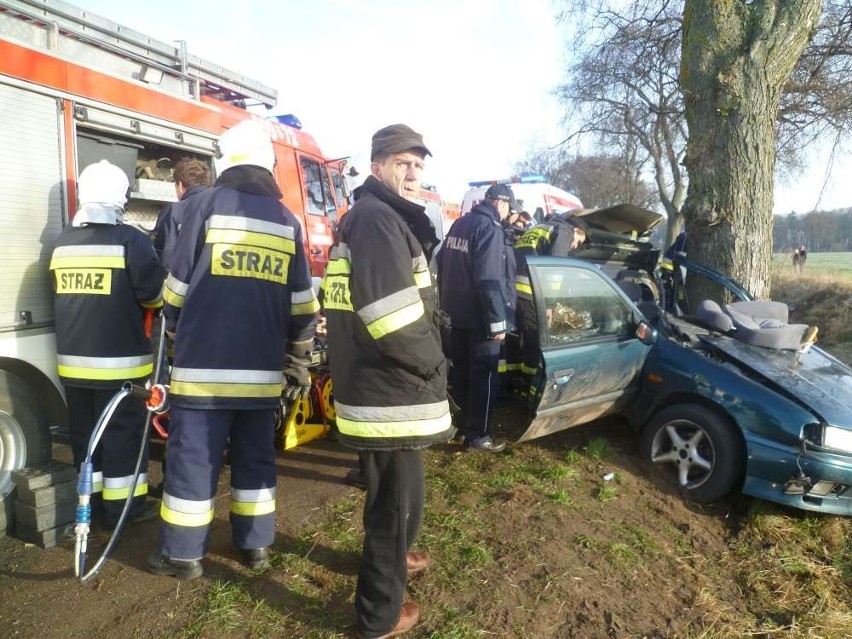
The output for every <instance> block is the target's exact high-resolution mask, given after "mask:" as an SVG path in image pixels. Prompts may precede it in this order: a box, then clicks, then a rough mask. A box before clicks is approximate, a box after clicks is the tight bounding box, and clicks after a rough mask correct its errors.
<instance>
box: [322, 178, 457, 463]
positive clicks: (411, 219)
mask: <svg viewBox="0 0 852 639" xmlns="http://www.w3.org/2000/svg"><path fill="white" fill-rule="evenodd" d="M436 244H437V238H436V237H435V230H434V229H433V228H432V226H431V224H430V222H429V219H428V217H427V216H426V214H425V212H424V208H423V207H422V206H420V205H418V204H416V203H414V202H409V201H408V200H405V199H404V198H402V197H400V196H398V195H396V194H395V193H392V192H391V191H390V190H389V189H388V188H387V187H385V186H384V185H383V184H382V183H381V182H379V181H378V180H376V179H375V178H374V177H372V176H371V177H368V178H367V180H366V181H365V182H364V184H363V188H362V192H361V194H360V196H359V198H358V200H357V202H356V203H355V205H354V206H353V207H352V209H351V210H350V211H349V212H348V213H347V214H346V215H345V216H344V217H343V219H342V220H341V223H340V228H339V230H338V236H337V241H336V242H335V245H334V246H333V247H332V249H331V253H330V259H329V263H328V268H327V271H326V276H325V278H324V280H323V284H322V303H323V309H324V312H325V315H326V321H327V328H328V356H329V364H330V366H331V375H332V379H333V380H334V405H335V410H336V414H337V426H338V428H339V430H340V440H341V442H342V443H344V444H346V445H349V446H351V447H353V448H359V449H388V450H390V449H405V448H419V447H423V446H427V445H429V444H431V443H433V442H437V441H446V440H447V439H448V438H449V437H451V436H452V426H451V425H450V414H449V405H448V403H447V392H446V377H445V376H446V365H445V362H444V356H443V354H442V352H441V341H440V333H439V327H438V319H437V299H436V293H435V286H434V282H433V280H432V275H431V273H430V272H429V265H428V259H429V257H430V256H431V253H432V250H433V249H434V247H435V245H436Z"/></svg>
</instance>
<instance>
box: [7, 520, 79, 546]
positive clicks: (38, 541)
mask: <svg viewBox="0 0 852 639" xmlns="http://www.w3.org/2000/svg"><path fill="white" fill-rule="evenodd" d="M66 529H68V524H62V525H61V526H56V527H54V528H48V529H47V530H33V529H32V528H30V527H29V526H24V525H22V524H20V523H19V524H18V525H17V526H16V529H15V536H16V537H17V538H18V539H20V540H22V541H26V542H28V543H31V544H35V545H36V546H41V547H42V548H53V547H54V546H55V545H56V544H58V543H59V542H60V541H61V540H62V535H63V533H64V532H65V530H66Z"/></svg>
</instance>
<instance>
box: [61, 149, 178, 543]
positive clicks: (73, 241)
mask: <svg viewBox="0 0 852 639" xmlns="http://www.w3.org/2000/svg"><path fill="white" fill-rule="evenodd" d="M77 188H78V192H79V196H80V208H79V210H78V211H77V214H76V215H75V216H74V219H73V220H72V221H71V224H70V225H68V226H66V227H65V229H63V231H62V233H61V234H60V235H59V238H58V239H57V241H56V248H55V249H54V251H53V256H52V259H51V261H50V270H51V271H52V273H53V276H54V287H55V291H56V298H55V309H56V351H57V359H58V362H59V377H60V379H61V380H62V384H63V385H64V387H65V397H66V400H67V402H68V419H69V428H70V433H71V450H72V454H73V457H74V465H75V466H77V467H79V466H80V464H81V463H82V462H83V460H84V459H85V456H86V448H87V445H88V441H89V437H90V436H91V434H92V430H93V429H94V426H95V423H96V422H97V420H98V417H99V416H100V414H101V413H102V412H103V409H104V407H105V406H106V404H107V403H108V402H109V400H110V399H112V397H113V395H115V393H116V392H118V391H119V390H120V388H121V386H122V384H123V383H124V382H125V381H132V382H135V383H137V384H144V383H145V379H146V378H147V377H148V376H149V375H150V374H151V372H152V370H153V355H152V350H151V339H150V334H146V331H145V323H146V322H145V315H146V313H151V312H153V309H154V308H157V307H159V306H161V305H162V301H161V298H160V291H161V289H162V283H163V277H164V270H163V267H162V266H161V265H160V262H159V260H158V259H157V255H156V253H154V249H153V248H152V247H151V243H150V242H149V241H148V238H147V237H145V235H144V234H143V233H141V232H140V231H138V230H136V229H135V228H133V227H131V226H127V225H124V224H122V223H121V220H122V217H123V215H124V204H125V202H126V201H127V197H126V196H127V189H128V179H127V175H125V173H124V171H122V170H121V169H120V168H118V167H117V166H115V165H113V164H110V163H109V162H107V161H106V160H101V161H100V162H97V163H96V164H91V165H89V166H87V167H86V168H85V169H83V171H82V172H81V173H80V178H79V180H78V182H77ZM145 415H146V410H145V405H144V404H143V403H142V402H140V401H138V400H131V399H127V400H125V401H124V402H122V404H121V405H120V406H119V408H118V410H117V412H116V413H115V414H114V415H113V418H112V420H111V421H110V424H109V426H108V427H107V429H106V431H105V432H104V434H103V436H102V438H101V441H100V444H99V446H98V448H97V449H96V451H95V453H94V455H93V459H92V461H93V463H94V470H95V475H94V481H95V486H94V491H95V494H96V495H97V494H98V493H99V494H100V495H101V497H102V513H101V519H102V523H103V525H104V526H105V527H107V528H114V527H115V525H116V523H117V521H118V517H119V515H120V514H121V511H122V508H123V507H124V503H125V501H126V500H127V497H128V496H129V495H130V491H131V488H132V485H131V484H132V483H133V471H134V468H135V466H136V460H137V457H138V454H139V449H140V447H141V445H142V437H143V434H144V430H145V428H144V427H145ZM143 455H144V459H143V463H142V466H141V474H140V475H139V480H138V482H137V484H136V487H135V490H134V493H133V494H134V498H133V503H132V504H131V507H130V511H129V515H128V520H127V521H128V522H132V521H140V520H143V519H146V518H150V517H152V516H156V509H155V507H154V504H153V503H151V504H149V503H148V502H147V494H148V473H147V470H148V456H147V448H146V450H145V451H144V452H143ZM93 503H94V504H95V508H96V509H97V510H101V507H99V506H98V501H96V500H95V501H93Z"/></svg>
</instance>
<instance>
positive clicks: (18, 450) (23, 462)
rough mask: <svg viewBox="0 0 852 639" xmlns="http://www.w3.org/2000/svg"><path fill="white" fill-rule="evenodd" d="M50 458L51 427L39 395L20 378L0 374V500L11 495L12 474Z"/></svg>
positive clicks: (3, 373) (3, 372)
mask: <svg viewBox="0 0 852 639" xmlns="http://www.w3.org/2000/svg"><path fill="white" fill-rule="evenodd" d="M49 459H50V428H49V426H48V423H47V417H46V415H45V413H44V410H43V409H42V407H41V405H40V403H39V399H38V395H37V394H36V392H35V390H33V388H31V387H30V386H29V385H28V384H27V383H26V382H24V381H23V380H22V379H21V378H20V377H16V376H15V375H12V374H11V373H8V372H6V371H0V497H4V496H5V495H8V494H9V493H10V492H12V489H13V488H14V484H13V483H12V476H11V475H12V471H13V470H18V469H19V468H23V467H25V466H35V465H38V464H43V463H45V462H47V461H48V460H49Z"/></svg>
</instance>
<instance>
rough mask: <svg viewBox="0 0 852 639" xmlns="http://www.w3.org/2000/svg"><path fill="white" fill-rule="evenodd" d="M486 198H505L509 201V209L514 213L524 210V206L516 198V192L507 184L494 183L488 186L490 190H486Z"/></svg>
mask: <svg viewBox="0 0 852 639" xmlns="http://www.w3.org/2000/svg"><path fill="white" fill-rule="evenodd" d="M485 199H486V200H503V201H504V202H508V203H509V210H510V211H511V212H513V213H520V212H521V211H523V208H522V207H521V205H520V204H518V201H517V200H516V199H515V194H514V193H512V189H510V188H509V187H508V186H506V185H505V184H493V185H492V186H490V187H488V190H487V191H486V192H485Z"/></svg>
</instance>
